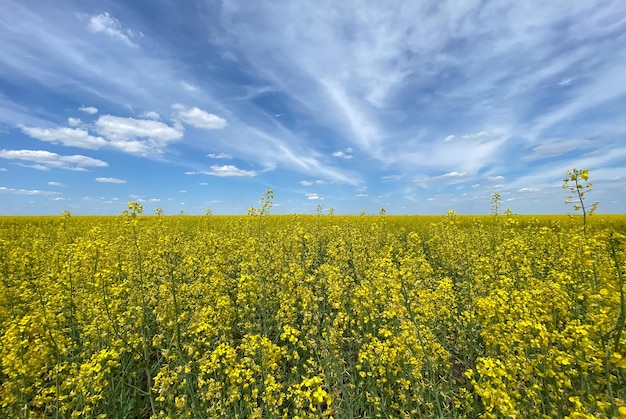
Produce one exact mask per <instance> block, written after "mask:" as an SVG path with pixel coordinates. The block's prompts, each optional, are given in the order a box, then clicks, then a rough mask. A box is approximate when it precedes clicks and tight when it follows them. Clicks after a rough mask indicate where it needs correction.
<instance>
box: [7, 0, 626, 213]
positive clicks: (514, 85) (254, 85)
mask: <svg viewBox="0 0 626 419" xmlns="http://www.w3.org/2000/svg"><path fill="white" fill-rule="evenodd" d="M2 4H3V5H2V9H3V12H2V13H0V214H59V213H60V212H61V211H63V210H69V211H71V212H72V213H73V214H118V213H120V212H122V211H123V210H124V209H125V208H126V203H127V202H128V201H129V200H133V201H139V202H141V203H142V204H143V206H144V211H145V212H146V213H153V212H154V211H155V209H156V208H157V207H160V208H162V209H163V211H164V213H165V214H177V213H179V212H180V211H181V210H183V211H184V212H185V213H188V214H202V213H204V212H205V210H206V209H207V208H210V209H211V210H212V211H213V213H216V214H245V213H246V212H247V209H248V207H249V206H250V205H256V204H257V203H258V199H259V198H260V196H261V194H262V193H263V192H264V191H265V190H266V189H268V188H272V189H273V190H274V192H275V200H274V208H273V209H272V212H273V213H314V212H315V209H316V207H317V206H318V205H321V206H322V207H323V209H324V211H327V210H328V209H329V208H331V207H332V208H334V210H335V213H337V214H343V213H359V212H360V211H361V210H364V211H366V213H377V212H378V210H379V209H380V208H381V207H384V208H385V209H386V210H387V213H389V214H444V213H446V212H447V211H448V210H449V209H455V210H456V211H457V212H458V213H461V214H480V213H489V212H490V197H491V196H492V195H493V194H494V193H495V192H498V193H500V194H501V196H502V205H503V208H507V207H508V208H510V209H511V210H512V211H513V212H516V213H565V212H571V211H572V209H571V208H569V207H568V206H566V205H565V203H564V195H565V192H564V190H563V189H561V187H560V186H561V180H562V178H563V177H564V176H565V171H566V170H568V169H570V168H572V167H578V168H583V167H588V168H589V170H590V178H591V180H592V181H593V182H594V191H593V192H591V194H590V195H589V196H588V200H589V201H590V202H589V203H591V202H593V201H596V200H597V201H600V206H599V210H598V212H599V213H623V212H624V209H625V208H626V143H625V134H626V120H625V119H624V115H625V111H626V48H625V47H624V46H625V45H626V3H625V2H624V1H623V0H615V1H587V0H581V1H576V2H572V1H569V0H567V1H559V0H556V1H545V0H541V1H535V0H529V1H521V2H497V1H492V2H484V1H472V0H459V1H402V2H401V1H393V0H391V1H385V2H372V1H345V2H343V1H342V2H337V1H305V0H302V1H291V2H275V1H255V2H249V1H224V2H221V1H209V0H207V1H185V2H180V1H174V0H150V1H143V0H135V1H117V2H116V1H106V0H105V1H101V0H98V1H93V0H88V1H78V0H77V1H63V0H61V1H55V2H50V1H48V0H32V1H27V2H25V1H22V0H16V1H14V0H3V2H2Z"/></svg>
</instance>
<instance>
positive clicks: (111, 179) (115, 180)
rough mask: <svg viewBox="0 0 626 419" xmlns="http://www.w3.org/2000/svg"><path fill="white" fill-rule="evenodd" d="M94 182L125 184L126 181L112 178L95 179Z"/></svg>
mask: <svg viewBox="0 0 626 419" xmlns="http://www.w3.org/2000/svg"><path fill="white" fill-rule="evenodd" d="M96 182H100V183H118V184H120V183H126V181H125V180H124V179H118V178H114V177H97V178H96Z"/></svg>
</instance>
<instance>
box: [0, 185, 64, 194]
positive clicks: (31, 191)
mask: <svg viewBox="0 0 626 419" xmlns="http://www.w3.org/2000/svg"><path fill="white" fill-rule="evenodd" d="M0 193H10V194H15V195H56V194H58V192H50V191H40V190H38V189H15V188H7V187H5V186H0Z"/></svg>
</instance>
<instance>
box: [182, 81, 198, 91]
mask: <svg viewBox="0 0 626 419" xmlns="http://www.w3.org/2000/svg"><path fill="white" fill-rule="evenodd" d="M180 85H181V86H182V88H183V90H185V91H186V92H196V91H198V88H197V87H196V86H194V85H193V84H191V83H187V82H186V81H182V82H180Z"/></svg>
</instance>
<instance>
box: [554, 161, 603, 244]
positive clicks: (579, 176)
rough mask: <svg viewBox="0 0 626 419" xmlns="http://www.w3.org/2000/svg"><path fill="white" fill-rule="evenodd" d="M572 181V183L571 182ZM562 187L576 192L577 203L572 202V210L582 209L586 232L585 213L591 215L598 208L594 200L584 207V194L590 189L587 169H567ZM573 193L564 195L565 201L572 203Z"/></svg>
mask: <svg viewBox="0 0 626 419" xmlns="http://www.w3.org/2000/svg"><path fill="white" fill-rule="evenodd" d="M571 182H573V184H572V183H571ZM562 187H563V189H569V191H570V192H572V193H573V192H576V198H578V204H574V211H578V210H582V212H583V229H584V230H585V234H586V233H587V215H593V214H594V213H595V211H596V209H597V208H598V202H594V203H593V205H591V208H588V207H585V194H586V193H589V192H591V191H592V184H591V182H589V169H581V170H578V169H576V168H573V169H572V170H568V171H567V177H566V178H565V179H563V185H562ZM573 199H575V198H574V195H566V196H565V203H566V204H571V203H573V201H572V200H573Z"/></svg>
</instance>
